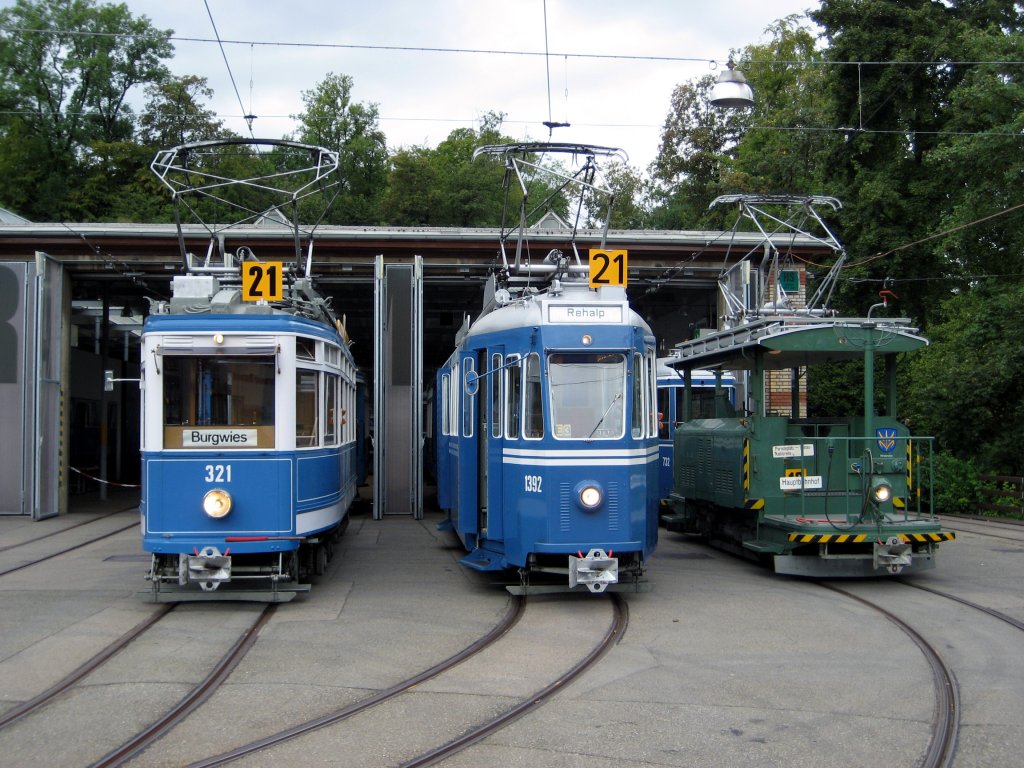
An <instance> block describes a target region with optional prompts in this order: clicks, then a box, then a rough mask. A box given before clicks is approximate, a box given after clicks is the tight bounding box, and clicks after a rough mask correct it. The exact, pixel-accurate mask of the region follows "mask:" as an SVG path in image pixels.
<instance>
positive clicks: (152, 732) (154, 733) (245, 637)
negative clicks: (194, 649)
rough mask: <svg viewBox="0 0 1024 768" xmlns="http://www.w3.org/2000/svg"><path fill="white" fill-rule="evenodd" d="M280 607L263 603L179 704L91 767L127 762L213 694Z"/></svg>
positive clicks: (254, 642) (109, 766) (104, 766)
mask: <svg viewBox="0 0 1024 768" xmlns="http://www.w3.org/2000/svg"><path fill="white" fill-rule="evenodd" d="M276 611H277V604H276V603H271V604H269V605H267V606H266V607H264V609H263V610H262V611H261V612H260V614H259V616H257V618H256V620H255V621H254V622H253V623H252V625H251V626H250V627H249V628H248V629H247V630H246V631H245V632H243V633H242V634H241V636H239V638H238V640H237V641H236V642H235V644H234V645H232V646H231V648H230V649H228V652H227V653H225V654H224V655H223V656H222V657H221V658H220V660H219V661H218V662H217V663H216V664H215V665H214V667H213V669H211V670H210V672H209V674H208V675H206V677H205V678H203V680H202V681H200V683H199V684H198V685H196V686H195V687H193V688H192V690H191V691H189V693H188V694H186V695H185V696H184V697H183V698H182V699H181V700H179V701H178V703H177V704H175V705H174V707H172V708H171V709H170V710H168V711H167V712H166V713H165V714H164V715H163V716H162V717H160V718H159V719H158V720H156V721H155V722H153V723H151V724H150V725H148V726H147V727H146V728H144V729H143V730H141V731H139V732H138V733H137V734H136V735H135V736H133V737H132V738H130V739H129V740H128V741H126V742H125V743H124V744H122V745H121V746H119V747H118V748H117V749H114V750H112V751H111V752H108V753H107V754H106V755H104V756H103V757H102V758H100V759H99V760H98V761H96V762H95V763H93V764H92V766H91V768H113V767H114V766H120V765H124V764H125V763H126V762H128V761H129V760H130V759H132V758H133V757H135V756H136V755H138V754H140V753H141V752H143V751H144V750H146V749H147V748H148V747H149V746H151V745H152V744H153V743H154V742H156V741H157V740H159V739H160V738H161V737H162V736H164V734H166V733H167V732H168V731H170V730H171V729H172V728H174V727H175V726H176V725H177V724H178V723H180V722H181V721H182V720H184V719H185V718H186V717H188V716H189V715H190V714H192V713H193V712H195V711H196V710H197V709H199V707H201V706H202V705H203V703H204V702H206V700H207V699H209V698H210V696H212V695H213V694H214V692H215V691H216V690H217V689H218V688H219V687H220V686H221V685H222V684H223V683H224V681H225V680H227V678H228V677H229V676H230V675H231V673H232V672H233V671H234V670H235V668H236V667H237V666H238V664H239V662H241V660H242V659H243V658H245V655H246V654H247V653H248V652H249V651H250V650H251V649H252V647H253V645H255V644H256V640H257V638H258V637H259V633H260V631H261V630H262V629H263V627H265V626H266V625H267V622H268V621H270V619H271V618H272V617H273V615H274V613H275V612H276Z"/></svg>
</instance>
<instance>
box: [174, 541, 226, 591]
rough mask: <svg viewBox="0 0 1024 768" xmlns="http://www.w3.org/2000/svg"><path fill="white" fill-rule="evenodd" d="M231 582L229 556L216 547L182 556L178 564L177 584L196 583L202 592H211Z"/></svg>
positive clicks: (204, 548)
mask: <svg viewBox="0 0 1024 768" xmlns="http://www.w3.org/2000/svg"><path fill="white" fill-rule="evenodd" d="M230 580H231V556H230V555H222V554H221V552H220V550H219V549H217V548H216V547H203V548H202V549H201V550H196V552H195V553H194V554H191V555H185V554H182V555H180V557H179V562H178V584H179V585H181V586H185V585H186V584H188V583H189V582H196V583H198V584H199V586H200V588H202V590H203V591H204V592H212V591H213V590H215V589H217V587H219V586H220V585H221V583H222V582H225V581H230Z"/></svg>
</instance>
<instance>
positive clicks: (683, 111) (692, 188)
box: [650, 75, 748, 229]
mask: <svg viewBox="0 0 1024 768" xmlns="http://www.w3.org/2000/svg"><path fill="white" fill-rule="evenodd" d="M714 84H715V78H714V77H712V76H711V75H707V76H705V77H702V78H700V79H699V80H697V81H695V82H689V83H683V84H681V85H678V86H676V88H675V90H674V91H673V92H672V98H671V103H670V106H669V114H668V116H667V117H666V118H665V124H664V126H663V127H662V132H661V145H660V147H659V149H658V155H657V157H656V158H655V160H654V162H653V163H652V165H651V169H650V172H651V176H652V179H653V182H654V191H653V198H654V201H655V209H654V211H653V213H652V221H651V223H652V225H653V226H654V227H655V228H656V229H709V228H713V227H714V225H718V226H721V224H722V222H721V221H720V220H718V218H717V217H715V216H714V214H713V213H709V211H708V205H709V204H710V202H711V201H712V200H714V199H715V198H716V197H717V196H718V195H720V194H722V193H723V191H724V190H725V187H724V186H723V184H722V177H723V176H724V175H725V174H726V173H727V168H728V166H729V165H730V163H731V156H730V152H731V151H733V150H734V149H735V147H736V143H737V141H738V140H739V138H740V135H741V134H742V131H743V128H744V127H745V126H746V124H747V121H748V117H747V116H746V115H744V114H742V113H738V112H726V111H724V110H721V109H719V108H717V107H713V106H711V104H710V102H709V99H710V96H711V89H712V88H713V87H714Z"/></svg>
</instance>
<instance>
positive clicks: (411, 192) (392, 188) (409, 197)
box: [383, 112, 519, 227]
mask: <svg viewBox="0 0 1024 768" xmlns="http://www.w3.org/2000/svg"><path fill="white" fill-rule="evenodd" d="M503 119H504V115H503V114H501V113H497V112H490V113H488V114H487V115H485V117H484V119H483V121H482V123H481V126H480V128H479V130H473V129H471V128H457V129H455V130H454V131H452V132H451V133H449V134H448V137H447V138H446V139H444V141H442V142H441V143H440V144H438V145H437V147H435V148H433V149H431V148H428V147H408V148H403V149H400V150H399V151H398V152H396V153H395V155H394V156H393V158H392V170H391V175H390V177H389V179H388V186H387V190H386V192H385V193H384V203H383V211H384V218H385V220H386V221H387V222H388V223H390V224H395V225H397V226H417V225H432V226H447V227H484V226H498V225H499V224H500V223H501V212H502V203H503V200H504V193H503V191H502V179H503V177H504V173H505V172H504V168H503V166H502V165H501V163H499V162H497V161H495V160H494V158H492V157H480V158H477V159H476V160H474V159H473V153H474V152H475V151H476V149H477V148H478V147H480V146H483V145H486V144H506V143H509V142H510V141H511V140H510V139H508V138H507V137H504V136H502V134H501V122H502V120H503ZM514 192H515V191H514ZM518 199H519V198H518V196H516V195H515V194H514V195H513V200H518Z"/></svg>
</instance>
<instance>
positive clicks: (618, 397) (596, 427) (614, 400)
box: [587, 392, 622, 440]
mask: <svg viewBox="0 0 1024 768" xmlns="http://www.w3.org/2000/svg"><path fill="white" fill-rule="evenodd" d="M621 399H622V393H621V392H616V393H615V397H613V398H612V401H611V402H610V403H608V407H607V408H605V411H604V413H603V414H602V416H601V418H600V419H598V422H597V424H595V425H594V428H593V429H592V430H591V432H590V434H589V435H587V440H590V439H591V438H593V437H594V433H595V432H597V430H599V429H600V428H601V425H602V424H604V420H605V419H606V418H608V414H609V413H611V412H612V406H614V405H615V404H616V403H617V402H619V400H621Z"/></svg>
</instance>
